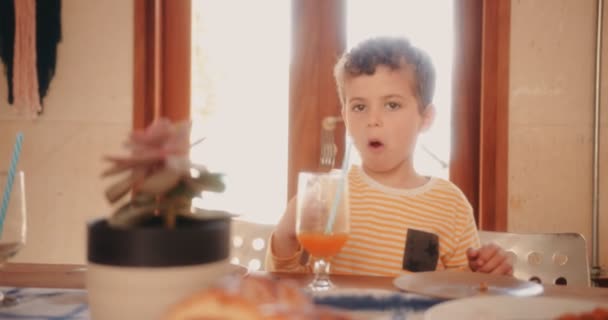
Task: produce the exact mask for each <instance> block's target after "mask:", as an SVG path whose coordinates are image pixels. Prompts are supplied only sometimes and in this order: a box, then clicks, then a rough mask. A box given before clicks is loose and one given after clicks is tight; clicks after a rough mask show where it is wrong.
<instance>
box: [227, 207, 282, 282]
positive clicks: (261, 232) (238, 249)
mask: <svg viewBox="0 0 608 320" xmlns="http://www.w3.org/2000/svg"><path fill="white" fill-rule="evenodd" d="M231 227H232V230H231V231H232V232H231V239H232V244H231V248H230V261H231V262H232V263H236V264H241V265H243V266H245V267H247V268H248V269H249V271H257V270H264V260H265V257H266V248H267V247H268V244H269V242H270V235H271V233H272V231H273V230H274V228H275V226H274V225H270V224H260V223H255V222H250V221H245V220H240V219H232V224H231Z"/></svg>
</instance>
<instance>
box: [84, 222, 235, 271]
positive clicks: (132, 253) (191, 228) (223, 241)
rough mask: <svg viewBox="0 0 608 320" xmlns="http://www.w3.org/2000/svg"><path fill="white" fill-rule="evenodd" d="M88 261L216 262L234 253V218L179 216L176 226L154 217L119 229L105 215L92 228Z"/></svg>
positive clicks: (127, 263) (145, 264)
mask: <svg viewBox="0 0 608 320" xmlns="http://www.w3.org/2000/svg"><path fill="white" fill-rule="evenodd" d="M87 243H88V250H87V256H88V261H89V262H92V263H97V264H102V265H113V266H131V267H171V266H187V265H197V264H203V263H210V262H216V261H220V260H224V259H226V258H228V256H229V255H230V218H229V217H222V218H214V219H209V220H195V219H183V218H178V220H177V224H176V228H175V229H167V228H165V227H164V226H163V225H162V220H161V218H160V217H154V218H152V219H151V220H149V221H148V222H147V223H146V224H145V225H142V226H138V227H134V228H129V229H118V228H114V227H111V226H110V225H109V224H108V221H107V220H105V219H102V220H96V221H94V222H92V223H91V224H89V228H88V241H87Z"/></svg>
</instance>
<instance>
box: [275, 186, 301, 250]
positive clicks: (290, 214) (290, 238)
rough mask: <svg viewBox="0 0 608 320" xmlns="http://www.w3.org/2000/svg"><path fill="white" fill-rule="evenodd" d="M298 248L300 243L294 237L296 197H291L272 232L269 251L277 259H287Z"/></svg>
mask: <svg viewBox="0 0 608 320" xmlns="http://www.w3.org/2000/svg"><path fill="white" fill-rule="evenodd" d="M299 248H300V243H299V242H298V238H297V236H296V197H293V198H291V200H289V203H288V204H287V209H285V213H284V214H283V216H282V217H281V220H280V221H279V224H278V225H277V228H276V230H275V231H274V234H273V239H272V248H271V249H272V253H273V254H274V256H276V257H277V258H288V257H291V256H293V255H294V254H295V253H296V252H297V251H298V249H299Z"/></svg>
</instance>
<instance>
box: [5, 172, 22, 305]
mask: <svg viewBox="0 0 608 320" xmlns="http://www.w3.org/2000/svg"><path fill="white" fill-rule="evenodd" d="M8 176H9V175H8V173H7V172H0V192H1V193H0V201H1V202H0V268H2V266H3V265H4V264H5V263H6V262H7V261H8V260H9V259H10V258H12V257H14V256H15V255H16V254H17V252H19V249H21V248H22V247H23V246H24V245H25V234H26V208H25V183H24V174H23V172H22V171H17V172H15V174H14V176H13V179H12V183H7V181H8V180H9V179H8ZM17 303H18V300H17V298H16V297H12V296H10V295H7V294H3V293H2V292H1V291H0V308H1V307H6V306H13V305H16V304H17Z"/></svg>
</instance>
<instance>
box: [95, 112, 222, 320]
mask: <svg viewBox="0 0 608 320" xmlns="http://www.w3.org/2000/svg"><path fill="white" fill-rule="evenodd" d="M189 135H190V124H189V123H188V122H182V123H177V124H173V123H171V122H170V121H169V120H166V119H160V120H158V121H155V122H154V123H153V124H151V125H150V126H149V127H148V128H146V129H145V130H143V131H137V132H134V133H132V134H131V136H130V137H129V140H128V141H127V143H126V147H127V148H128V149H129V150H130V154H129V155H127V156H109V157H107V158H106V160H107V161H109V162H110V163H111V167H110V168H109V169H108V170H106V171H105V172H103V174H102V176H103V177H107V176H114V175H119V174H123V175H125V176H124V177H122V178H121V179H120V180H118V181H117V182H115V183H114V184H112V185H111V186H110V187H109V188H108V189H107V190H106V197H107V199H108V200H109V201H110V203H112V204H114V205H115V206H116V208H117V209H116V210H115V212H114V213H113V214H112V215H111V216H110V217H108V218H102V219H98V220H95V221H92V222H91V223H89V225H88V230H87V231H88V232H87V238H88V239H87V241H88V243H87V256H88V268H87V278H86V285H87V290H88V296H89V306H90V310H91V316H92V318H93V319H95V320H104V319H112V320H113V319H158V318H159V317H160V316H161V315H162V314H163V312H164V311H165V310H166V308H168V307H169V306H170V305H171V304H173V303H175V302H177V301H179V300H180V299H182V298H184V297H185V296H187V295H189V294H192V293H194V292H196V291H197V290H200V289H201V288H202V287H205V286H207V285H209V284H210V283H211V282H212V281H214V280H216V279H217V278H219V277H221V276H223V275H225V274H226V273H227V272H230V270H231V268H230V266H231V265H230V264H229V262H228V256H229V253H230V249H229V248H230V247H229V243H230V216H229V215H228V214H227V213H224V212H220V211H202V210H192V208H191V200H192V198H193V197H195V196H199V195H200V194H201V192H202V191H213V192H222V191H223V190H224V184H223V182H222V177H221V175H220V174H217V173H211V172H209V171H207V170H206V168H205V167H202V166H198V165H194V164H192V163H190V161H189V158H188V154H189V149H190V143H189Z"/></svg>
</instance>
